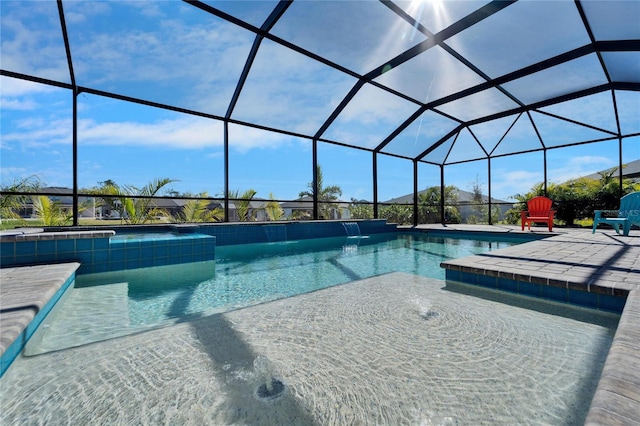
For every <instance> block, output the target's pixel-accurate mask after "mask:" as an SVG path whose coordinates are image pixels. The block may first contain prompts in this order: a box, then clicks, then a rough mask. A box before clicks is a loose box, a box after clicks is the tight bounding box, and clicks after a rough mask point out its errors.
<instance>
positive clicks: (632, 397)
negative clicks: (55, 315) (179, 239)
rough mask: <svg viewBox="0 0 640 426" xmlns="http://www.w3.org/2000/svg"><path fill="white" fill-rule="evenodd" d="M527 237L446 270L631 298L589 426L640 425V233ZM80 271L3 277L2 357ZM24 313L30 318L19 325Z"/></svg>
mask: <svg viewBox="0 0 640 426" xmlns="http://www.w3.org/2000/svg"><path fill="white" fill-rule="evenodd" d="M418 229H421V230H439V231H443V230H444V231H450V232H462V231H464V232H465V233H468V232H479V233H487V232H491V233H496V232H499V233H511V234H520V233H522V231H521V230H520V227H517V226H501V225H495V226H488V225H477V226H476V225H448V226H441V225H422V226H419V227H418ZM524 232H525V233H529V232H532V233H536V234H542V235H550V234H551V235H552V236H551V237H549V238H545V239H543V240H538V241H532V242H530V243H527V244H524V245H518V246H514V247H509V248H505V249H500V250H495V251H492V252H490V253H485V254H483V255H481V256H480V255H478V256H469V257H465V258H462V259H454V260H451V261H447V262H443V266H445V267H447V268H451V269H457V270H461V271H466V272H471V273H476V274H478V273H481V274H484V275H490V276H504V277H507V278H512V279H517V280H520V281H529V282H534V283H538V284H542V285H545V284H546V285H553V286H556V287H557V286H566V287H567V288H572V289H581V290H583V291H589V292H596V293H603V294H611V295H620V296H622V295H625V294H628V296H627V302H626V304H625V308H624V311H623V313H622V316H621V318H620V322H619V325H618V328H617V330H616V334H615V337H614V340H613V343H612V345H611V349H610V351H609V355H608V357H607V361H606V363H605V366H604V369H603V372H602V375H601V378H600V382H599V385H598V388H597V390H596V393H595V396H594V399H593V401H592V403H591V408H590V411H589V414H588V416H587V419H586V422H585V424H587V425H602V424H619V425H640V421H639V420H638V419H640V231H637V230H632V231H631V235H630V236H628V237H624V236H619V235H617V234H616V233H615V232H614V231H613V230H610V229H602V230H598V231H597V232H596V233H595V234H592V233H591V231H590V230H585V229H574V228H557V229H554V231H553V232H552V233H549V232H548V231H546V228H544V227H534V228H532V231H527V230H525V231H524ZM77 267H78V265H77V264H64V265H41V266H31V267H16V268H2V269H1V270H0V273H1V275H0V291H1V296H2V297H0V312H1V313H2V316H1V318H0V320H1V321H2V323H1V325H2V327H0V343H1V345H0V354H2V353H4V351H5V350H6V349H7V347H9V345H11V343H12V342H13V341H14V340H15V338H16V337H17V336H18V335H20V333H21V332H22V330H24V329H25V328H26V327H27V326H28V324H29V321H30V319H29V318H33V316H34V315H35V314H36V313H37V311H38V310H39V309H41V307H42V306H43V305H44V304H46V303H47V302H48V300H49V299H50V298H51V297H52V292H53V293H55V290H56V289H57V288H59V287H60V285H61V283H64V281H65V280H67V278H68V277H69V274H70V273H73V272H74V271H75V269H76V268H77ZM20 307H24V308H25V309H26V311H25V312H22V314H24V315H20V319H19V320H17V317H18V316H19V315H17V314H18V313H19V311H20V309H21V308H20ZM9 320H11V326H10V327H9V326H8V323H7V322H6V321H9ZM5 325H7V326H5Z"/></svg>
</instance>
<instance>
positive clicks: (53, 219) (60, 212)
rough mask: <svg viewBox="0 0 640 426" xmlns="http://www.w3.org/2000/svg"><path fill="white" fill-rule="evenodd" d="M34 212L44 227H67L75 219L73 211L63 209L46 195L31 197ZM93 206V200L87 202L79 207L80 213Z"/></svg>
mask: <svg viewBox="0 0 640 426" xmlns="http://www.w3.org/2000/svg"><path fill="white" fill-rule="evenodd" d="M31 202H32V203H33V211H34V213H35V215H36V217H37V218H38V219H40V220H41V221H42V225H43V226H65V225H69V223H70V222H71V220H72V219H73V211H72V210H67V209H65V208H63V207H62V205H61V204H60V203H59V202H58V201H51V199H50V198H49V197H47V196H46V195H38V196H34V197H31ZM91 205H92V200H86V201H84V202H83V203H81V204H80V205H79V206H78V212H83V211H85V210H86V209H87V208H89V207H90V206H91Z"/></svg>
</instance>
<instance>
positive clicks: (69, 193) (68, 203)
mask: <svg viewBox="0 0 640 426" xmlns="http://www.w3.org/2000/svg"><path fill="white" fill-rule="evenodd" d="M40 192H46V193H49V194H54V195H50V196H49V199H50V200H51V201H53V202H55V203H58V204H59V205H60V207H61V208H62V209H63V210H66V211H71V210H73V190H72V189H71V188H64V187H59V186H50V187H45V188H40ZM78 203H80V204H82V205H85V206H88V207H87V208H86V209H84V210H83V211H81V212H80V217H85V218H95V217H100V216H101V215H102V206H100V205H98V204H97V203H98V201H97V200H96V199H95V198H93V197H78ZM19 215H20V216H21V217H24V218H30V217H34V216H35V211H34V209H33V203H32V202H31V199H28V200H27V201H26V202H25V203H24V205H23V207H22V209H20V212H19Z"/></svg>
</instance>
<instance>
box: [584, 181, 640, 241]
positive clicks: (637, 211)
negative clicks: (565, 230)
mask: <svg viewBox="0 0 640 426" xmlns="http://www.w3.org/2000/svg"><path fill="white" fill-rule="evenodd" d="M612 214H613V215H615V216H614V217H607V216H603V215H612ZM599 223H607V224H609V225H611V226H613V229H615V230H616V233H617V234H620V228H622V235H625V236H628V235H629V230H630V229H631V225H638V226H640V191H638V192H632V193H630V194H627V195H625V196H624V197H622V198H620V209H619V210H596V211H595V215H594V218H593V232H592V233H595V232H596V228H597V227H598V224H599Z"/></svg>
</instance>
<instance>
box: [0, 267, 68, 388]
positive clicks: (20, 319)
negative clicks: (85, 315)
mask: <svg viewBox="0 0 640 426" xmlns="http://www.w3.org/2000/svg"><path fill="white" fill-rule="evenodd" d="M79 267H80V264H79V263H77V262H72V263H62V264H57V265H39V266H22V267H14V268H2V269H0V376H2V374H4V372H5V371H6V370H7V368H9V366H10V365H11V363H12V362H13V360H14V359H15V358H16V357H17V356H18V354H20V352H21V351H22V349H23V348H24V345H25V344H26V343H27V341H28V340H29V338H30V337H31V336H32V335H33V333H34V332H35V330H36V329H37V328H38V325H40V322H42V320H43V319H44V317H46V316H47V314H48V313H49V312H50V311H51V309H52V308H53V306H54V305H55V304H56V302H57V301H58V300H59V299H60V297H62V295H63V294H64V292H65V291H66V290H67V289H68V288H69V287H71V286H72V285H73V281H74V280H75V274H76V271H77V269H78V268H79Z"/></svg>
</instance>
